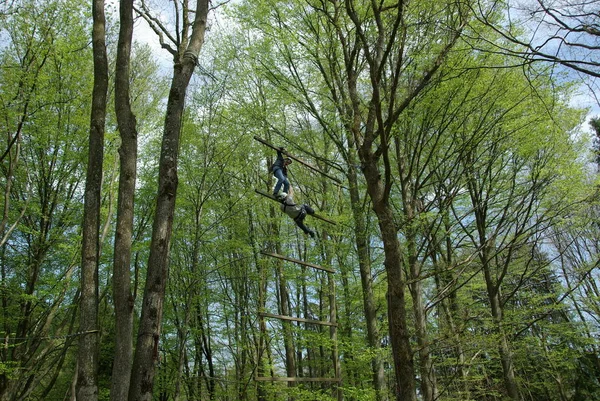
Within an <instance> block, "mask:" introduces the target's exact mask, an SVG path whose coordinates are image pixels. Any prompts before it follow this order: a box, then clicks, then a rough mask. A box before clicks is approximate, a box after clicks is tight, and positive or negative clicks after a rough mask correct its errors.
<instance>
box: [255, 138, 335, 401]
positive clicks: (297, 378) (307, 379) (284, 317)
mask: <svg viewBox="0 0 600 401" xmlns="http://www.w3.org/2000/svg"><path fill="white" fill-rule="evenodd" d="M254 139H255V140H257V141H258V142H260V143H262V144H263V145H265V146H267V147H269V148H271V149H273V150H275V151H279V152H281V153H282V154H284V155H286V156H287V157H289V158H290V159H293V160H295V161H297V162H298V163H300V164H302V165H304V166H306V167H308V168H310V169H311V170H313V171H315V172H317V173H319V174H321V175H323V176H325V177H327V178H329V179H331V180H333V181H335V182H336V184H337V185H339V186H341V187H343V186H342V185H341V184H342V183H341V181H340V180H338V179H337V178H335V177H332V176H331V175H329V174H327V173H325V172H324V171H321V170H319V169H318V168H316V167H314V166H312V165H310V164H308V163H306V162H305V161H304V160H301V159H299V158H297V157H295V156H292V155H291V154H289V153H288V152H286V151H285V150H284V149H282V148H278V147H275V146H273V145H272V144H270V143H269V142H267V141H265V140H264V139H261V138H259V137H257V136H255V137H254ZM254 191H255V192H256V193H257V194H260V195H262V196H264V197H266V198H269V199H271V200H274V201H276V202H277V203H281V200H280V199H277V198H276V197H275V196H273V195H271V194H269V193H267V192H265V191H261V190H259V189H255V190H254ZM309 216H312V217H314V218H316V219H319V220H322V221H324V222H326V223H329V224H333V225H335V224H336V223H335V222H334V221H332V220H329V219H327V218H325V217H323V216H320V215H318V214H316V213H315V214H309ZM260 253H261V254H262V255H263V256H267V257H269V258H275V259H279V260H280V261H282V262H281V263H284V262H291V263H295V264H298V265H301V266H303V267H308V268H311V269H315V270H320V271H323V272H325V273H326V274H327V278H328V279H327V281H328V287H329V300H330V302H329V320H328V321H327V320H315V319H307V318H306V317H310V316H305V317H299V316H287V315H280V314H274V313H266V312H263V311H259V312H258V316H259V319H260V321H261V322H263V324H264V321H265V319H279V320H281V321H282V324H283V325H286V324H287V325H289V324H291V322H298V323H304V324H310V325H320V326H328V327H329V335H330V341H331V344H332V350H331V351H332V352H331V359H332V366H331V368H332V373H333V374H332V376H333V377H307V376H303V375H302V374H301V375H293V376H288V377H285V376H274V375H273V374H272V375H271V376H260V375H259V374H257V375H256V376H255V377H254V379H255V380H256V381H259V382H288V386H291V385H293V384H294V382H332V383H336V384H335V385H334V387H333V391H334V393H333V395H334V397H335V398H336V399H337V400H338V401H341V400H342V399H343V394H342V388H341V383H342V379H341V368H340V358H339V352H338V346H337V327H338V325H337V306H336V302H335V281H334V280H333V278H332V275H333V274H335V271H334V270H333V269H332V268H329V267H323V266H319V265H316V264H314V263H309V262H305V261H303V260H299V259H294V258H290V257H288V256H284V255H280V254H278V253H273V252H267V251H260ZM261 354H262V353H261Z"/></svg>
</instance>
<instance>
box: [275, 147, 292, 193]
mask: <svg viewBox="0 0 600 401" xmlns="http://www.w3.org/2000/svg"><path fill="white" fill-rule="evenodd" d="M284 151H285V149H284V148H283V147H280V148H279V149H277V159H276V160H275V163H273V165H272V166H271V171H272V172H273V175H274V176H275V178H277V183H276V184H275V188H274V189H273V196H274V197H276V198H277V199H280V200H281V199H284V198H285V196H286V195H287V192H288V190H289V188H290V182H289V181H288V179H287V166H289V165H290V164H292V159H290V158H289V157H286V158H284V157H283V152H284ZM282 186H283V192H282V193H281V194H280V193H279V191H280V190H281V189H282V188H281V187H282Z"/></svg>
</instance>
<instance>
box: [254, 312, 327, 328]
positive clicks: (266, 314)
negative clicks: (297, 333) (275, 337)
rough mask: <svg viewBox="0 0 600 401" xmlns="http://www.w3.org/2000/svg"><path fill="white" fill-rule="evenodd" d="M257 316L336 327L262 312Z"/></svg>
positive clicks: (325, 323) (318, 321) (321, 321)
mask: <svg viewBox="0 0 600 401" xmlns="http://www.w3.org/2000/svg"><path fill="white" fill-rule="evenodd" d="M258 315H259V316H261V317H272V318H274V319H281V320H291V321H294V322H302V323H310V324H320V325H323V326H335V327H337V323H332V322H325V321H323V320H312V319H303V318H301V317H292V316H283V315H275V314H272V313H264V312H260V313H259V314H258Z"/></svg>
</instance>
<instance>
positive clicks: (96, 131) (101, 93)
mask: <svg viewBox="0 0 600 401" xmlns="http://www.w3.org/2000/svg"><path fill="white" fill-rule="evenodd" d="M92 16H93V28H92V48H93V54H94V89H93V93H92V110H91V118H90V139H89V150H88V166H87V174H86V183H85V198H84V213H83V230H82V231H83V243H82V249H81V300H80V324H79V327H80V330H81V332H82V335H81V338H80V340H79V350H78V358H77V361H78V363H77V366H78V371H77V399H78V400H92V401H93V400H97V399H98V354H99V342H100V334H99V330H98V266H99V257H100V256H99V255H100V244H99V235H100V233H99V230H100V192H101V188H102V163H103V161H104V129H105V127H104V126H105V121H106V97H107V93H108V58H107V54H106V43H105V42H106V39H105V36H106V28H105V23H106V21H105V16H104V0H94V2H93V4H92Z"/></svg>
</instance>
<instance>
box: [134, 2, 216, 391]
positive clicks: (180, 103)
mask: <svg viewBox="0 0 600 401" xmlns="http://www.w3.org/2000/svg"><path fill="white" fill-rule="evenodd" d="M208 3H209V2H208V0H197V3H196V16H195V20H194V24H193V31H192V35H191V37H190V41H189V44H188V46H187V48H186V49H185V51H183V50H184V49H180V50H179V53H178V55H177V58H176V61H175V65H174V68H173V78H172V80H171V89H170V91H169V99H168V102H167V112H166V117H165V127H164V133H163V140H162V147H161V155H160V162H159V176H158V193H157V199H156V211H155V217H154V223H153V227H152V240H151V244H150V256H149V259H148V271H147V276H146V286H145V289H144V299H143V302H142V313H141V319H140V325H139V330H138V337H137V343H136V348H135V354H134V359H133V369H132V375H131V385H130V389H129V400H130V401H134V400H135V401H151V400H152V389H153V383H154V375H155V362H156V361H157V359H158V340H159V336H160V329H161V319H162V312H163V303H164V296H165V288H166V284H167V278H168V272H169V264H168V256H169V245H170V242H171V234H172V228H173V215H174V210H175V200H176V197H177V161H178V157H179V139H180V133H181V126H182V117H183V109H184V105H185V95H186V90H187V87H188V85H189V82H190V79H191V77H192V74H193V72H194V68H195V66H196V62H197V59H198V54H199V53H200V49H201V48H202V44H203V42H204V33H205V30H206V18H207V15H208Z"/></svg>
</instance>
